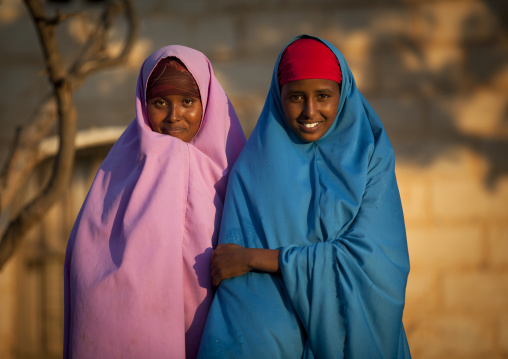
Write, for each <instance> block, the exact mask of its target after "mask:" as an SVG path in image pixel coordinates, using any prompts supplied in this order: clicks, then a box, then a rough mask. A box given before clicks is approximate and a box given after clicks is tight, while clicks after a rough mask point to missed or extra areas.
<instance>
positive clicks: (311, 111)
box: [302, 99, 317, 119]
mask: <svg viewBox="0 0 508 359" xmlns="http://www.w3.org/2000/svg"><path fill="white" fill-rule="evenodd" d="M316 112H317V103H316V101H314V99H306V100H305V102H304V104H303V111H302V114H303V115H304V117H305V118H309V119H310V118H313V117H314V116H315V115H316Z"/></svg>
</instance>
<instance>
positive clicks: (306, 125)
mask: <svg viewBox="0 0 508 359" xmlns="http://www.w3.org/2000/svg"><path fill="white" fill-rule="evenodd" d="M318 124H319V123H318V122H314V123H303V125H304V126H305V127H307V128H313V127H316V126H317V125H318Z"/></svg>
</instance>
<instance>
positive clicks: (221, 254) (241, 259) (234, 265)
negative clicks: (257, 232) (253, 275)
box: [211, 243, 280, 286]
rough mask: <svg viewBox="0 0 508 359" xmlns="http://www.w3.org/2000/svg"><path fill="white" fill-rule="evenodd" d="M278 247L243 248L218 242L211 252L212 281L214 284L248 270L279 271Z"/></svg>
mask: <svg viewBox="0 0 508 359" xmlns="http://www.w3.org/2000/svg"><path fill="white" fill-rule="evenodd" d="M279 254H280V250H278V249H262V248H245V247H242V246H239V245H237V244H234V243H228V244H219V245H218V246H217V248H216V249H215V251H214V252H213V254H212V259H211V261H212V281H213V284H214V285H215V286H218V285H219V284H220V282H221V281H222V280H224V279H227V278H232V277H238V276H240V275H243V274H245V273H248V272H250V271H260V272H267V273H280V267H279Z"/></svg>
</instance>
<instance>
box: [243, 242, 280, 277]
mask: <svg viewBox="0 0 508 359" xmlns="http://www.w3.org/2000/svg"><path fill="white" fill-rule="evenodd" d="M246 250H248V251H249V252H250V255H249V258H250V262H249V264H248V265H249V268H251V270H253V271H259V272H267V273H280V266H279V254H280V250H278V249H262V248H246Z"/></svg>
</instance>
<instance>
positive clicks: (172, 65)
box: [146, 57, 200, 100]
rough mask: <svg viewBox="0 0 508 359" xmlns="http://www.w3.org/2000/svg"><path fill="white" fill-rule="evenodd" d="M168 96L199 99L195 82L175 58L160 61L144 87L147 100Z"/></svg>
mask: <svg viewBox="0 0 508 359" xmlns="http://www.w3.org/2000/svg"><path fill="white" fill-rule="evenodd" d="M168 95H181V96H190V97H196V98H200V96H199V88H198V85H197V84H196V80H194V77H192V75H191V73H190V72H189V71H188V70H187V69H186V68H185V66H184V65H183V63H182V62H181V61H180V60H178V59H177V58H176V57H166V58H165V59H162V60H160V61H159V63H158V64H157V66H155V68H154V69H153V71H152V74H151V75H150V78H149V79H148V83H147V85H146V98H147V100H148V99H150V98H155V97H164V96H168Z"/></svg>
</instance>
